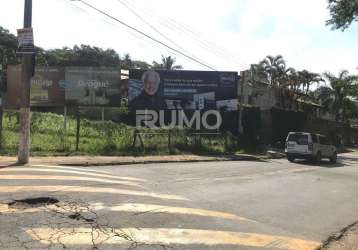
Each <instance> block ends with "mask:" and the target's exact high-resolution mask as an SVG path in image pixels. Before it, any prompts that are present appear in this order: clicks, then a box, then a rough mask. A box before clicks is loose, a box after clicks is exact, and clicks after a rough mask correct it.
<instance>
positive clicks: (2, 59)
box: [0, 26, 19, 91]
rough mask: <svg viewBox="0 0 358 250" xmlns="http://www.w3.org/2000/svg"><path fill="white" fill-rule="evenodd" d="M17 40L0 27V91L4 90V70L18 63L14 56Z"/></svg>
mask: <svg viewBox="0 0 358 250" xmlns="http://www.w3.org/2000/svg"><path fill="white" fill-rule="evenodd" d="M16 50H17V38H16V37H15V36H14V35H13V34H11V33H10V32H9V31H8V30H6V29H4V28H3V27H1V26H0V89H1V90H2V91H5V90H6V69H7V66H8V65H11V64H17V63H19V58H18V57H17V56H16Z"/></svg>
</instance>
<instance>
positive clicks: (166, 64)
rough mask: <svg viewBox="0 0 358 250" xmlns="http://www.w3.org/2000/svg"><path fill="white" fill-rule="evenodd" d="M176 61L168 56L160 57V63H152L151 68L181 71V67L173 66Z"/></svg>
mask: <svg viewBox="0 0 358 250" xmlns="http://www.w3.org/2000/svg"><path fill="white" fill-rule="evenodd" d="M175 61H176V59H175V58H174V57H171V56H168V57H165V56H162V61H161V63H157V62H156V61H154V62H153V68H154V69H166V70H178V69H183V66H181V65H175Z"/></svg>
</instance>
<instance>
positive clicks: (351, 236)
mask: <svg viewBox="0 0 358 250" xmlns="http://www.w3.org/2000/svg"><path fill="white" fill-rule="evenodd" d="M357 248H358V222H356V223H354V224H352V225H350V226H348V227H347V228H344V229H343V230H342V231H341V232H339V233H337V234H335V235H332V236H331V237H329V238H328V240H327V241H326V242H325V243H324V244H323V246H322V248H320V249H321V250H353V249H357Z"/></svg>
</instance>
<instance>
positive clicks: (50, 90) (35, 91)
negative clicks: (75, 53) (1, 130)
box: [4, 65, 65, 108]
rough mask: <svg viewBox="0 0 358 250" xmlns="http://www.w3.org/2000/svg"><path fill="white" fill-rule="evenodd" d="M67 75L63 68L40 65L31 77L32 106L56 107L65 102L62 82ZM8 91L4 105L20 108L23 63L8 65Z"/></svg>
mask: <svg viewBox="0 0 358 250" xmlns="http://www.w3.org/2000/svg"><path fill="white" fill-rule="evenodd" d="M64 77H65V74H64V70H63V68H53V67H39V68H36V69H35V75H34V76H33V77H32V78H31V82H30V83H31V90H30V103H31V106H43V107H54V106H63V105H64V104H65V90H64V88H62V87H61V86H60V82H61V81H63V79H64ZM7 83H8V84H7V91H6V93H5V100H4V106H5V107H7V108H19V107H20V104H21V100H20V95H19V93H20V91H21V88H22V79H21V65H15V66H8V68H7Z"/></svg>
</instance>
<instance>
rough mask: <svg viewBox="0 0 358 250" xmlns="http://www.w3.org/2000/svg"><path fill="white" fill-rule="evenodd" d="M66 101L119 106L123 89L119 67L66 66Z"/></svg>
mask: <svg viewBox="0 0 358 250" xmlns="http://www.w3.org/2000/svg"><path fill="white" fill-rule="evenodd" d="M65 75H66V77H65V81H63V82H62V83H61V84H62V85H63V86H65V89H66V103H67V104H72V105H78V106H109V107H119V106H120V105H121V98H122V97H124V96H123V93H122V92H123V90H122V88H121V83H122V82H121V70H120V69H119V68H101V67H99V68H97V67H67V68H66V74H65Z"/></svg>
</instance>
